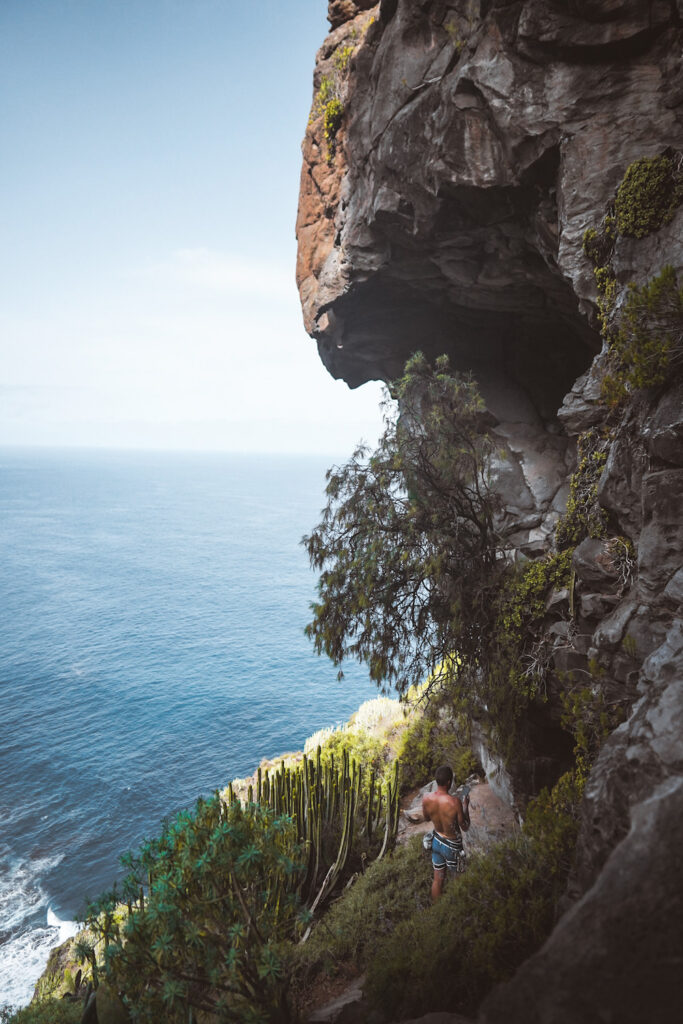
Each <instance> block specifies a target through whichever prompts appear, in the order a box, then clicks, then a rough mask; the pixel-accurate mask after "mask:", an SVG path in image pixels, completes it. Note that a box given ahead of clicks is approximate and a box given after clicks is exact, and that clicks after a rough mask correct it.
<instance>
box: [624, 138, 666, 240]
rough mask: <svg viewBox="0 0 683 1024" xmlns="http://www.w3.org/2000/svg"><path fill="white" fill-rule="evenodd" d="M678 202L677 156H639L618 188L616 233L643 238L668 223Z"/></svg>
mask: <svg viewBox="0 0 683 1024" xmlns="http://www.w3.org/2000/svg"><path fill="white" fill-rule="evenodd" d="M681 202H683V173H682V172H681V162H680V157H677V158H673V157H671V156H667V155H662V156H655V157H642V158H641V159H640V160H636V161H634V163H632V164H631V165H630V167H629V168H628V169H627V171H626V174H625V175H624V178H623V180H622V182H621V184H620V185H619V187H618V189H617V194H616V199H615V201H614V208H615V217H616V225H617V230H618V231H619V232H620V234H622V235H629V236H631V237H632V238H644V237H645V235H649V234H651V233H652V232H653V231H658V230H659V228H661V227H663V226H664V225H665V224H669V223H670V221H672V220H673V218H674V214H675V213H676V210H677V209H678V207H679V206H680V204H681Z"/></svg>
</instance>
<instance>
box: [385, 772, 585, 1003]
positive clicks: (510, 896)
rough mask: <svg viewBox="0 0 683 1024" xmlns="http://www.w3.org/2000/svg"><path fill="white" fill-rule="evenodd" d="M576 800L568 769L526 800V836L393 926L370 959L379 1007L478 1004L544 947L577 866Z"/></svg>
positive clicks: (476, 861)
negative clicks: (528, 802)
mask: <svg viewBox="0 0 683 1024" xmlns="http://www.w3.org/2000/svg"><path fill="white" fill-rule="evenodd" d="M579 798H580V790H579V787H578V786H577V783H576V780H575V778H574V776H573V775H572V774H571V773H570V774H568V775H565V776H563V777H562V779H560V781H559V782H558V783H557V785H556V786H555V787H554V789H553V790H552V792H550V793H549V792H547V791H544V792H543V793H542V794H541V795H540V796H539V797H538V798H537V800H536V801H534V802H533V803H532V804H531V805H530V806H529V808H528V816H527V821H526V824H525V827H524V830H523V833H522V835H521V836H519V837H516V838H514V839H510V840H507V841H505V842H503V843H500V844H499V845H498V846H496V847H494V848H493V849H492V850H490V851H489V852H488V853H486V854H485V855H482V856H478V857H472V858H470V860H469V864H468V869H467V873H466V874H465V875H463V876H459V877H457V878H456V879H454V880H452V881H451V882H450V883H449V884H447V886H446V888H445V891H444V895H443V896H442V897H441V899H440V900H439V901H438V902H437V903H436V904H434V905H433V906H430V907H427V908H426V909H425V908H424V907H420V908H419V909H418V910H417V911H416V912H414V913H413V914H411V916H410V917H406V918H405V919H403V920H402V921H399V922H398V923H397V924H395V925H393V926H392V929H391V932H390V933H389V934H388V935H386V937H385V938H384V940H383V941H381V942H380V943H378V944H377V946H376V947H375V948H374V949H373V951H372V956H371V958H370V959H369V962H368V963H367V965H366V966H367V971H368V980H367V985H366V988H365V991H366V994H367V995H368V996H369V998H370V1000H371V1002H372V1003H373V1005H374V1006H375V1007H376V1008H377V1009H378V1010H380V1009H381V1010H382V1011H383V1012H384V1013H385V1014H387V1015H388V1016H389V1019H391V1015H392V1014H398V1013H399V1012H401V1013H402V1014H403V1015H404V1016H406V1015H408V1014H410V1015H413V1016H417V1015H421V1014H424V1013H425V1012H427V1011H437V1010H450V1011H451V1012H462V1013H467V1012H473V1011H474V1010H476V1007H477V1006H478V1004H479V1003H480V1001H481V999H482V998H483V996H484V995H486V993H487V992H488V991H490V989H491V988H492V987H493V986H494V985H495V984H497V983H498V982H501V981H505V980H507V979H508V978H510V977H511V976H512V974H513V973H514V971H515V970H516V968H517V967H518V966H519V965H520V964H521V963H522V962H523V961H524V960H525V959H526V958H527V957H528V956H530V955H531V954H532V953H533V952H535V950H536V949H538V947H539V946H540V945H541V943H542V942H543V941H544V940H545V938H546V937H547V936H548V934H549V932H550V930H551V929H552V926H553V924H554V922H555V918H556V912H557V903H558V900H559V898H560V896H561V895H562V893H563V891H564V887H565V884H566V879H567V875H568V872H569V868H570V866H571V861H572V857H573V851H574V846H575V843H576V833H577V827H578V826H577V808H578V801H579ZM406 906H407V904H406Z"/></svg>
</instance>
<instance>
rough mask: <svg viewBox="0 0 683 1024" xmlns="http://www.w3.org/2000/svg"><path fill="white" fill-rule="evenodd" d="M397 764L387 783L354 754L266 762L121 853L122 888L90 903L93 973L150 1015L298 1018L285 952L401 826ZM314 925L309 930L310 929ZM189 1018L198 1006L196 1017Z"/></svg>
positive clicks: (152, 1018)
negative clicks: (250, 777) (267, 766)
mask: <svg viewBox="0 0 683 1024" xmlns="http://www.w3.org/2000/svg"><path fill="white" fill-rule="evenodd" d="M398 773H399V769H398V762H397V763H396V765H395V766H394V769H393V772H392V776H391V778H390V779H389V780H388V781H387V782H386V783H385V784H384V785H383V786H382V785H380V784H379V783H378V780H377V778H376V777H375V773H374V771H369V770H366V771H364V770H363V768H362V767H361V766H360V765H358V764H357V763H356V762H355V761H354V760H353V759H352V758H350V757H349V755H348V752H347V751H344V752H343V756H342V757H341V759H339V758H337V760H336V762H335V759H334V757H333V756H332V757H330V758H329V760H328V759H323V756H322V753H321V749H320V747H318V749H317V751H316V754H315V757H304V759H303V762H302V763H301V764H300V765H298V766H296V767H293V768H287V767H285V764H284V762H283V763H282V764H281V765H280V768H279V769H278V770H276V771H273V772H267V771H265V772H264V771H259V772H258V774H257V777H256V780H255V784H252V785H251V786H250V787H249V792H248V795H247V800H246V801H245V802H244V803H243V802H242V801H241V800H239V799H238V797H237V795H236V794H235V792H234V789H233V787H232V785H231V786H229V787H228V791H227V794H226V793H224V794H223V795H220V794H219V793H216V794H215V795H214V797H213V798H211V799H209V800H199V801H198V803H197V806H196V808H195V810H194V811H183V812H181V813H180V814H178V815H177V816H176V817H175V818H174V819H172V820H171V821H169V822H167V823H165V825H164V827H163V829H162V832H161V835H160V836H159V837H158V838H157V839H154V840H151V841H150V842H147V843H145V844H143V846H142V848H141V850H140V852H139V853H138V854H137V855H136V856H132V855H130V854H129V855H127V856H126V857H124V858H122V863H123V864H124V866H125V867H126V868H127V869H128V872H129V873H128V875H127V877H126V878H125V880H124V882H123V884H122V888H121V889H120V890H118V891H117V889H116V887H115V889H114V890H113V891H112V892H110V893H105V894H103V896H101V897H100V899H99V900H97V901H96V902H95V903H94V904H92V905H91V906H90V907H89V910H88V914H87V923H88V926H89V929H90V932H91V936H92V938H93V941H92V942H89V941H88V942H85V941H82V942H80V943H79V947H80V948H79V957H80V958H81V959H82V960H83V961H88V962H89V966H90V969H91V971H92V977H93V983H94V985H95V987H96V988H97V987H98V986H99V985H101V984H102V983H105V984H108V985H111V986H112V988H113V990H114V991H116V992H119V993H120V994H121V997H122V999H123V1002H124V1004H125V1006H126V1008H127V1010H128V1011H129V1012H130V1014H131V1015H132V1018H133V1019H134V1020H135V1021H138V1022H139V1024H152V1022H156V1021H158V1020H162V1019H163V1020H165V1021H168V1022H173V1024H181V1022H183V1024H184V1022H185V1021H187V1020H193V1021H196V1019H197V1016H196V1014H197V1012H198V1011H204V1012H207V1013H211V1014H212V1015H213V1017H214V1019H216V1021H244V1022H245V1024H246V1022H247V1021H249V1022H250V1024H251V1022H255V1021H256V1020H259V1021H270V1022H273V1024H274V1022H278V1024H279V1022H284V1021H288V1020H289V1019H290V1016H289V1009H288V998H287V989H288V973H287V970H286V967H285V963H286V958H287V956H288V955H289V954H288V950H291V942H292V941H293V940H296V939H297V938H300V937H301V936H302V933H304V937H305V935H307V934H308V931H310V922H311V920H312V917H313V915H314V914H315V912H316V910H317V909H318V908H320V907H321V906H322V904H323V903H324V902H325V900H326V899H327V898H328V897H329V895H330V894H331V893H332V892H333V891H334V890H335V888H338V886H339V883H340V882H341V881H344V880H345V879H346V878H347V877H348V876H349V875H350V874H351V873H352V872H353V871H355V870H357V868H358V867H360V866H361V865H362V863H363V860H364V859H366V860H367V859H371V858H373V857H382V856H383V855H384V854H385V853H386V851H387V850H388V849H390V847H391V846H392V844H393V841H394V838H395V835H396V829H397V824H398V813H399V810H398V792H399V786H398V777H399V774H398ZM306 929H308V931H306ZM188 1014H189V1016H188Z"/></svg>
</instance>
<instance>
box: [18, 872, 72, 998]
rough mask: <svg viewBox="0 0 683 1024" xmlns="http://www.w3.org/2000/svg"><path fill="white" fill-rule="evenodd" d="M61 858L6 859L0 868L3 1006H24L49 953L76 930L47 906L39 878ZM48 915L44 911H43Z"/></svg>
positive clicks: (43, 968) (30, 995)
mask: <svg viewBox="0 0 683 1024" xmlns="http://www.w3.org/2000/svg"><path fill="white" fill-rule="evenodd" d="M62 860H63V855H59V856H56V857H41V858H36V859H35V860H21V861H10V862H7V861H5V862H4V863H3V864H2V869H1V870H0V1006H2V1005H3V1004H7V1005H10V1006H26V1005H27V1004H28V1003H29V1002H30V1000H31V997H32V996H33V989H34V988H35V984H36V982H37V981H38V978H39V977H40V975H41V974H42V973H43V971H44V970H45V965H46V964H47V961H48V957H49V955H50V950H51V949H52V948H53V947H54V946H57V945H59V943H60V942H64V941H65V939H67V938H69V937H70V936H71V935H73V934H74V933H75V931H76V924H75V922H73V921H63V920H61V919H60V918H59V917H57V915H56V914H55V913H54V911H53V910H52V909H51V908H50V907H49V905H48V901H49V897H48V895H47V893H46V892H45V890H44V889H43V888H42V886H41V884H40V879H41V877H42V876H44V875H45V873H46V872H47V871H49V870H50V869H51V868H54V867H56V866H57V865H58V864H59V863H60V861H62ZM43 911H44V913H43Z"/></svg>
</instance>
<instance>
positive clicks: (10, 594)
mask: <svg viewBox="0 0 683 1024" xmlns="http://www.w3.org/2000/svg"><path fill="white" fill-rule="evenodd" d="M330 461H331V460H327V459H321V458H319V457H266V456H260V457H254V456H249V457H246V456H245V457H240V456H230V455H223V454H196V453H192V454H188V453H130V452H126V453H115V452H95V451H73V450H72V451H28V450H24V451H10V450H5V451H2V450H0V609H1V615H0V1005H2V1004H3V1003H4V1002H8V1003H12V1004H15V1005H22V1004H24V1003H26V1002H28V1000H29V999H30V997H31V994H32V990H33V985H34V984H35V981H36V979H37V977H38V976H39V975H40V973H41V971H42V970H43V967H44V965H45V963H46V961H47V955H48V952H49V949H50V947H51V946H53V945H55V944H56V943H57V942H58V941H59V940H60V938H62V937H64V936H65V935H66V934H67V933H68V931H69V928H70V925H69V922H71V921H72V920H73V919H74V918H75V917H77V915H78V914H79V912H80V911H81V909H82V907H83V903H84V899H85V898H86V897H92V896H95V895H96V894H98V893H99V892H100V891H101V890H102V889H104V888H106V887H108V886H109V885H110V884H111V882H112V881H113V880H114V878H115V876H116V875H117V873H118V857H119V856H120V854H122V853H123V852H125V851H126V850H128V849H131V848H134V847H136V846H137V844H138V843H139V842H140V841H141V840H142V839H143V838H144V837H147V836H151V835H153V834H155V832H156V831H157V828H158V825H159V822H160V820H161V819H162V818H163V817H164V816H165V815H167V814H169V813H171V812H173V811H174V810H177V809H179V808H180V807H184V806H189V805H191V804H193V803H194V801H195V799H196V797H197V796H198V795H199V794H201V793H204V794H206V793H209V792H211V791H213V790H214V789H215V788H216V787H218V786H222V785H225V784H226V783H227V782H228V780H229V779H231V778H233V777H235V776H240V775H245V774H247V773H249V772H251V771H252V770H253V769H254V767H255V765H256V764H257V762H258V761H259V760H260V758H262V757H264V756H275V755H277V754H279V753H283V752H285V751H287V750H291V749H297V748H300V747H301V745H302V744H303V742H304V740H305V738H306V737H307V736H308V735H309V734H311V733H312V732H314V731H315V730H316V729H317V728H320V727H322V726H325V725H330V724H334V723H337V722H339V721H343V720H345V719H346V718H348V716H349V715H350V714H351V713H352V712H353V711H354V710H355V708H356V707H358V705H359V704H360V703H361V702H362V701H363V700H365V699H367V698H369V697H371V696H374V695H375V689H374V687H373V685H372V684H371V683H370V681H369V679H368V676H367V673H366V672H365V671H363V670H362V669H361V668H359V667H356V666H349V670H348V671H347V673H346V678H345V680H344V682H343V683H338V682H337V679H336V670H335V668H334V666H332V665H331V663H330V662H328V661H327V660H325V659H321V658H318V657H317V656H316V655H315V654H314V653H313V650H312V646H311V644H310V642H309V641H308V640H307V639H306V638H305V637H304V635H303V627H304V625H305V623H306V622H307V621H308V615H309V610H308V605H309V602H310V601H311V600H312V599H313V598H314V596H315V577H314V575H313V573H312V572H311V571H310V569H309V567H308V559H307V556H306V552H305V551H304V549H303V548H302V547H301V546H300V545H299V540H300V538H301V535H302V534H303V533H305V532H307V531H308V530H310V529H311V527H312V526H313V525H314V524H315V523H316V522H317V520H318V515H319V511H320V508H321V507H322V505H323V489H324V471H325V468H326V466H327V465H328V464H329V462H330Z"/></svg>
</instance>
